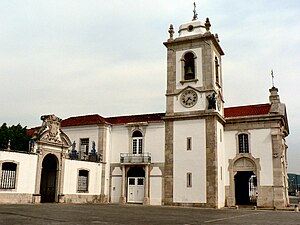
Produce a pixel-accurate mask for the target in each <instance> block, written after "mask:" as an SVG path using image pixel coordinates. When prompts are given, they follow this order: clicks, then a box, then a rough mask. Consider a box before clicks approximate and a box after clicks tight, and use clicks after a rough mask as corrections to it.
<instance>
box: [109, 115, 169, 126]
mask: <svg viewBox="0 0 300 225" xmlns="http://www.w3.org/2000/svg"><path fill="white" fill-rule="evenodd" d="M164 115H165V114H164V113H154V114H144V115H131V116H117V117H109V118H106V121H107V122H108V123H111V124H126V123H137V122H160V121H162V117H163V116H164Z"/></svg>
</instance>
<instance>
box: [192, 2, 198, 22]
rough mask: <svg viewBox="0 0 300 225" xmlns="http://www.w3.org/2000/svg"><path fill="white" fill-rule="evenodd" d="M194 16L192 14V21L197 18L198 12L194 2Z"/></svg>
mask: <svg viewBox="0 0 300 225" xmlns="http://www.w3.org/2000/svg"><path fill="white" fill-rule="evenodd" d="M193 13H194V16H193V21H194V20H197V19H198V14H197V12H196V3H195V2H194V10H193Z"/></svg>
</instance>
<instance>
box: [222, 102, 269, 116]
mask: <svg viewBox="0 0 300 225" xmlns="http://www.w3.org/2000/svg"><path fill="white" fill-rule="evenodd" d="M270 108H271V105H270V104H259V105H245V106H236V107H229V108H225V109H224V117H225V118H229V117H239V116H256V115H265V114H269V112H270Z"/></svg>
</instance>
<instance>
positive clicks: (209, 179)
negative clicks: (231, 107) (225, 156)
mask: <svg viewBox="0 0 300 225" xmlns="http://www.w3.org/2000/svg"><path fill="white" fill-rule="evenodd" d="M216 132H217V120H216V118H215V117H208V118H207V119H206V196H207V197H206V198H207V206H208V207H217V206H218V158H217V157H218V155H217V133H216Z"/></svg>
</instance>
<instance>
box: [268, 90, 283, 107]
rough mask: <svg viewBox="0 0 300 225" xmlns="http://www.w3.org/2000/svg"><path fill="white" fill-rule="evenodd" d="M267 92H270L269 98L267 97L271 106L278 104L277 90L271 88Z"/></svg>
mask: <svg viewBox="0 0 300 225" xmlns="http://www.w3.org/2000/svg"><path fill="white" fill-rule="evenodd" d="M269 91H270V97H269V100H270V103H271V104H274V103H280V98H279V95H278V88H276V87H274V86H273V87H272V88H271V89H269Z"/></svg>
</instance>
